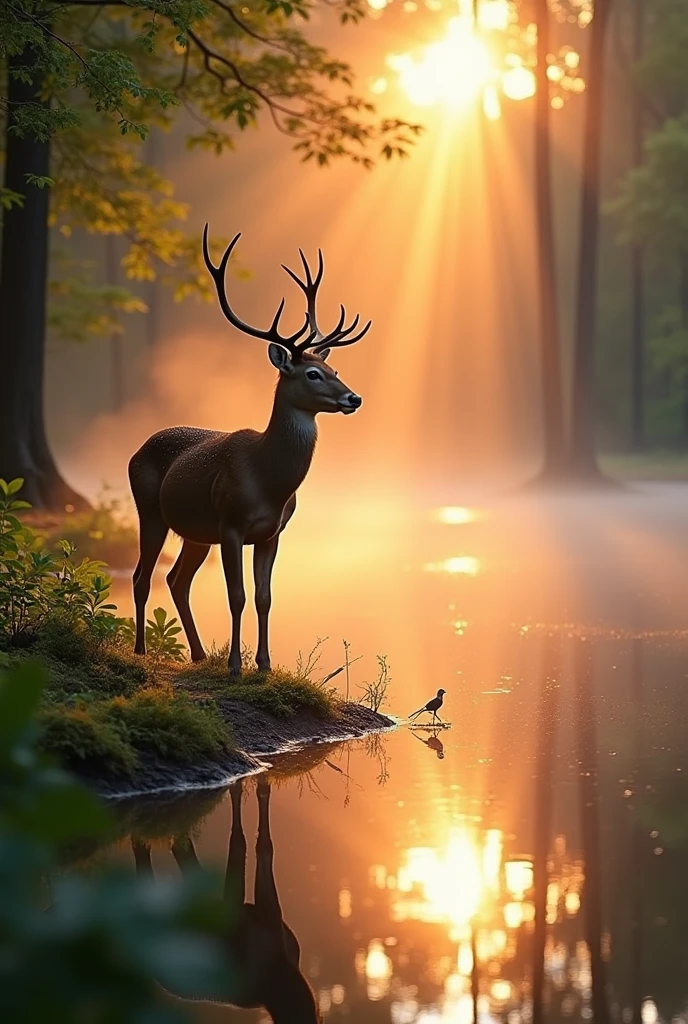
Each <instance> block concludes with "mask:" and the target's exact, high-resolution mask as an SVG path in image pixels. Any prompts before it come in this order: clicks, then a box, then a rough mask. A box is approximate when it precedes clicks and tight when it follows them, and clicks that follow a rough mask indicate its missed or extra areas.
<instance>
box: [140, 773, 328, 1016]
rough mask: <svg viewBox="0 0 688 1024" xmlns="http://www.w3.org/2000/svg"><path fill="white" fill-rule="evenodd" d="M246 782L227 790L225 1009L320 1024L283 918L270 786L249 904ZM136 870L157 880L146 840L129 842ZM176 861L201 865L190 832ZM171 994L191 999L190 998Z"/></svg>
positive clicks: (262, 805)
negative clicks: (244, 820)
mask: <svg viewBox="0 0 688 1024" xmlns="http://www.w3.org/2000/svg"><path fill="white" fill-rule="evenodd" d="M242 786H243V784H242V781H241V779H239V780H238V781H237V782H234V783H233V784H232V785H231V786H230V798H231V802H232V826H231V831H230V836H229V849H228V853H227V866H226V871H225V884H224V894H223V914H225V912H226V914H225V919H226V922H227V929H226V932H223V933H222V936H221V939H222V942H223V944H224V947H225V950H226V952H227V966H228V968H229V972H228V973H229V979H230V980H229V982H228V985H227V988H226V991H224V992H223V993H222V1002H223V1004H231V1005H232V1006H236V1007H239V1008H240V1009H257V1008H259V1007H264V1008H265V1009H266V1010H267V1011H268V1013H269V1014H270V1016H271V1017H272V1019H273V1021H274V1022H275V1024H319V1022H320V1015H319V1013H318V1009H317V1006H316V1002H315V997H314V995H313V991H312V989H311V987H310V985H309V984H308V982H307V980H306V978H305V977H304V975H303V973H302V972H301V969H300V966H299V964H300V959H301V949H300V946H299V942H298V939H297V938H296V935H295V934H294V932H293V931H292V930H291V928H290V927H289V926H288V925H287V924H286V923H285V921H284V919H283V916H282V908H281V905H280V900H279V894H278V891H277V886H276V884H275V876H274V848H273V842H272V836H271V834H270V792H271V789H270V784H269V783H267V782H263V781H261V782H259V783H258V785H257V787H256V794H257V800H258V835H257V838H256V874H255V882H254V897H253V903H248V902H246V836H245V833H244V829H243V825H242V820H241V802H242V792H243V789H242ZM131 845H132V850H133V853H134V860H135V865H136V873H137V876H138V877H140V878H146V879H149V880H150V879H151V878H152V877H154V871H153V863H152V858H151V848H150V845H149V844H148V843H147V842H143V841H141V840H138V839H133V838H132V840H131ZM172 856H173V857H174V859H175V861H176V862H177V865H178V867H179V870H180V872H181V874H182V876H185V875H188V874H190V873H192V872H194V871H198V870H199V869H200V867H201V865H200V861H199V859H198V854H197V853H196V849H195V846H194V842H193V839H192V838H191V836H190V835H189V834H188V833H185V834H183V835H180V836H176V837H175V839H174V840H173V842H172ZM167 991H168V992H169V993H170V994H171V995H178V997H180V998H187V999H188V998H189V994H188V993H184V994H182V993H181V992H179V993H175V992H173V991H172V990H171V989H170V988H169V987H167ZM191 998H193V999H195V1000H198V1001H202V1002H211V1001H212V1002H217V1001H218V1000H217V994H213V995H211V994H210V993H207V992H203V991H197V992H194V993H193V995H192V996H191Z"/></svg>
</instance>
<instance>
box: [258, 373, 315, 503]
mask: <svg viewBox="0 0 688 1024" xmlns="http://www.w3.org/2000/svg"><path fill="white" fill-rule="evenodd" d="M317 438H318V429H317V427H316V425H315V414H314V413H310V412H305V411H304V410H302V409H296V408H295V407H294V406H293V405H292V404H291V403H290V402H288V401H287V400H286V399H285V397H284V395H283V394H282V393H281V390H280V385H279V383H278V385H277V391H276V392H275V402H274V405H273V407H272V415H271V417H270V422H269V423H268V425H267V429H266V430H265V432H264V434H263V438H262V442H261V446H260V456H261V461H262V463H263V465H264V467H265V469H266V479H267V481H268V483H269V486H270V488H271V490H272V491H274V492H275V494H276V495H278V496H280V497H281V496H283V497H284V500H285V501H286V500H287V498H289V497H290V495H292V494H293V493H294V491H295V490H296V489H297V487H299V485H300V484H301V483H303V480H304V477H305V476H306V474H307V472H308V470H309V469H310V465H311V460H312V458H313V452H314V451H315V442H316V440H317Z"/></svg>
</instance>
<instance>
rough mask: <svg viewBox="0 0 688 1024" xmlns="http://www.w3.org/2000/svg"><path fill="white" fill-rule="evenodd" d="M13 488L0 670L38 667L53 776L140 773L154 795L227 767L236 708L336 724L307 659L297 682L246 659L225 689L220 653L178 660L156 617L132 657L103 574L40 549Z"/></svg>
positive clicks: (0, 547)
mask: <svg viewBox="0 0 688 1024" xmlns="http://www.w3.org/2000/svg"><path fill="white" fill-rule="evenodd" d="M21 483H22V482H21V481H12V482H11V483H9V484H8V483H6V482H5V481H2V480H0V662H4V663H6V664H7V665H12V664H13V663H17V662H20V661H22V660H24V659H26V658H27V657H31V658H33V659H36V660H38V661H40V662H42V663H43V664H44V665H45V667H46V669H47V674H48V685H47V687H46V689H45V691H44V693H43V697H42V705H41V709H40V715H39V721H38V729H39V744H40V746H41V748H42V749H43V750H45V751H47V752H50V753H52V754H54V755H55V756H56V757H57V758H58V760H59V761H60V763H61V764H62V765H64V766H65V767H68V768H70V769H72V770H73V771H76V772H78V773H79V774H81V775H84V776H88V777H92V778H95V779H104V778H108V779H111V778H113V777H118V776H119V777H121V778H125V779H126V778H129V779H132V778H135V777H136V778H142V777H143V775H145V773H146V772H147V773H148V779H149V781H150V779H151V777H152V776H153V775H154V776H155V779H156V786H157V784H158V782H159V781H160V778H161V774H164V771H167V773H168V775H169V773H170V772H173V771H174V769H175V767H183V766H193V767H199V766H202V765H203V764H208V763H210V762H215V763H216V764H225V765H227V764H228V763H229V762H228V758H230V760H231V755H232V753H233V752H234V751H235V748H236V744H235V740H234V736H233V730H232V722H233V715H234V717H242V715H241V714H239V713H238V712H237V711H236V708H237V707H240V708H243V709H245V711H248V710H249V709H251V710H252V711H253V712H254V713H260V714H261V715H264V716H265V715H269V716H271V719H274V720H289V719H294V718H296V717H297V716H299V715H300V714H302V715H305V716H307V717H308V719H309V721H311V722H312V720H313V719H314V718H315V719H316V720H317V721H318V722H323V723H326V722H333V721H335V720H336V719H337V717H338V715H339V714H340V710H339V703H338V701H337V700H336V699H335V696H334V693H333V692H332V691H331V689H329V688H328V687H327V685H326V681H325V683H323V684H319V683H317V682H315V681H314V679H313V678H312V671H313V668H314V664H313V662H312V661H311V660H310V659H309V660H308V661H306V662H305V663H304V664H300V665H299V666H298V668H297V671H296V672H290V671H287V670H285V669H278V670H276V671H273V672H268V673H264V672H263V673H260V672H258V671H256V670H255V669H253V668H252V667H251V666H250V661H251V657H250V655H249V654H248V652H247V655H246V659H245V671H244V673H243V675H242V676H241V677H240V678H239V679H238V680H235V679H230V677H229V675H228V671H227V651H226V650H218V651H214V652H212V653H211V656H210V657H209V658H208V659H207V661H205V662H203V663H201V664H200V665H190V664H189V663H188V662H187V661H186V657H185V653H184V648H183V646H182V644H181V643H180V642H179V639H178V635H179V633H180V632H181V630H180V628H179V626H178V625H177V624H176V620H174V619H172V620H169V619H168V618H167V615H166V613H165V611H164V610H163V609H162V608H157V609H155V611H154V613H153V617H152V618H151V619H150V620H149V621H148V624H147V628H146V643H147V649H148V652H149V653H148V655H147V656H146V657H144V658H140V657H136V656H134V655H133V654H132V653H130V652H131V650H132V647H133V623H132V621H131V620H130V619H126V618H120V617H119V616H117V614H116V611H117V609H116V608H115V606H114V605H112V604H110V603H109V602H108V595H109V587H110V580H109V578H108V576H107V575H106V571H105V565H104V563H103V562H101V561H94V560H91V559H89V558H82V559H81V560H77V558H76V557H75V547H74V545H73V544H72V543H71V541H69V540H65V539H62V540H60V541H59V543H58V544H57V546H56V550H55V551H54V552H52V551H50V550H48V549H47V548H46V544H45V538H44V537H43V536H42V535H41V534H40V533H39V532H38V531H36V530H35V529H33V528H32V527H31V526H29V525H28V524H27V522H26V520H25V519H24V518H23V517H24V516H25V515H26V511H27V509H28V506H27V505H26V503H25V502H23V501H21V498H20V492H21ZM20 516H22V518H20ZM316 661H317V659H316ZM232 709H235V710H234V711H233V710H232ZM244 749H246V747H244ZM240 763H241V760H240V758H235V759H234V762H233V764H234V766H236V765H237V764H240ZM244 763H245V762H244ZM161 768H162V769H164V771H162V772H161ZM144 788H145V785H144ZM149 788H150V787H149Z"/></svg>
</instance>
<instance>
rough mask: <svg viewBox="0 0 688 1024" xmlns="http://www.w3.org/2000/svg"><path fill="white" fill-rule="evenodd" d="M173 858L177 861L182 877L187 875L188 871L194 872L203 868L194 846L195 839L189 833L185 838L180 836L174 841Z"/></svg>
mask: <svg viewBox="0 0 688 1024" xmlns="http://www.w3.org/2000/svg"><path fill="white" fill-rule="evenodd" d="M172 856H173V857H174V859H175V860H176V862H177V865H178V867H179V870H180V871H181V873H182V875H184V874H186V872H187V871H193V870H195V869H196V868H200V866H201V862H200V861H199V859H198V854H197V853H196V847H195V846H194V844H193V839H192V838H191V836H190V835H188V833H187V834H185V835H183V836H178V837H177V838H176V839H175V840H174V842H173V843H172Z"/></svg>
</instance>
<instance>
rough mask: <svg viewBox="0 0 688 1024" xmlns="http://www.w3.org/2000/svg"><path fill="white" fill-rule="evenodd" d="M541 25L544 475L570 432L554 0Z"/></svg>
mask: <svg viewBox="0 0 688 1024" xmlns="http://www.w3.org/2000/svg"><path fill="white" fill-rule="evenodd" d="M533 12H534V16H535V24H536V25H537V70H536V79H537V91H536V94H535V196H536V224H537V277H538V285H537V287H538V308H539V329H540V363H541V374H542V391H541V394H542V398H541V401H542V428H543V445H544V452H543V466H542V471H541V475H540V479H541V480H543V481H548V480H551V479H554V478H557V477H559V476H560V475H561V474H562V472H565V468H566V467H565V458H566V434H565V422H564V405H563V394H562V377H561V338H560V333H559V303H558V296H557V258H556V244H555V231H554V202H553V197H552V164H551V159H552V158H551V138H550V113H551V105H550V80H549V78H548V76H547V70H548V67H549V64H548V56H549V54H550V25H549V19H550V13H549V4H548V0H533Z"/></svg>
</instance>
